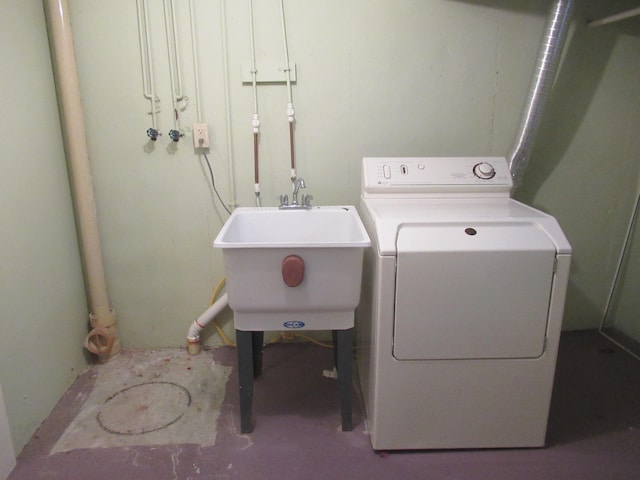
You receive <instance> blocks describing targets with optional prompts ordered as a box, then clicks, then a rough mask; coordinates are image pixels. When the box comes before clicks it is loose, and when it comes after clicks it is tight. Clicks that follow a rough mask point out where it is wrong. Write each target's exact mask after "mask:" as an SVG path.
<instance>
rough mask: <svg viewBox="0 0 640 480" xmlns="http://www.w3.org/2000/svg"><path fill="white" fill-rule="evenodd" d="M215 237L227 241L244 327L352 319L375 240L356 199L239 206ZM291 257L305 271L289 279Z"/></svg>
mask: <svg viewBox="0 0 640 480" xmlns="http://www.w3.org/2000/svg"><path fill="white" fill-rule="evenodd" d="M213 245H214V247H217V248H222V249H223V259H224V265H225V273H226V277H227V293H228V297H229V306H230V307H231V308H232V309H233V311H234V323H235V327H236V328H237V329H239V330H283V329H304V330H334V329H337V330H340V329H346V328H351V327H353V314H354V310H355V308H356V307H357V306H358V303H359V301H360V285H361V279H362V257H363V252H364V248H365V247H368V246H370V245H371V241H370V239H369V236H368V235H367V232H366V231H365V229H364V226H363V225H362V221H361V220H360V217H359V216H358V213H357V211H356V209H355V207H353V206H339V207H313V208H311V209H309V210H280V209H278V208H275V207H274V208H270V207H263V208H237V209H235V210H234V212H233V214H232V215H231V217H229V219H228V220H227V221H226V223H225V224H224V226H223V227H222V230H220V233H219V234H218V236H217V237H216V239H215V241H214V243H213ZM292 258H294V259H295V262H297V267H298V268H299V267H300V266H302V268H303V278H302V280H301V281H300V282H299V283H298V284H296V285H294V286H289V285H288V284H287V283H286V281H285V274H284V273H283V262H284V261H285V259H288V260H291V259H292ZM295 262H294V263H295Z"/></svg>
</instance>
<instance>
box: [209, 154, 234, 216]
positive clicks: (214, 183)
mask: <svg viewBox="0 0 640 480" xmlns="http://www.w3.org/2000/svg"><path fill="white" fill-rule="evenodd" d="M202 156H203V157H204V159H205V160H206V161H207V167H209V174H210V175H211V186H212V187H213V191H214V192H215V193H216V196H217V197H218V200H220V204H221V205H222V207H223V208H224V209H225V210H226V211H227V213H228V214H229V215H231V210H229V209H228V208H227V206H226V205H225V203H224V200H222V197H221V196H220V193H219V192H218V189H217V188H216V181H215V179H214V177H213V169H212V168H211V163H209V158H208V157H207V154H206V153H204V151H203V152H202Z"/></svg>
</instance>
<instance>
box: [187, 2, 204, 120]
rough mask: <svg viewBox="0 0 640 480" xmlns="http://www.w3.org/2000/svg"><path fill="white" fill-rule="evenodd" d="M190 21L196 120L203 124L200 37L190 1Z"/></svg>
mask: <svg viewBox="0 0 640 480" xmlns="http://www.w3.org/2000/svg"><path fill="white" fill-rule="evenodd" d="M189 21H190V27H191V51H192V53H193V81H194V84H195V91H196V93H195V97H196V119H197V120H198V123H201V122H202V105H201V103H200V69H199V67H198V62H199V61H200V56H199V54H198V35H197V34H196V16H195V9H194V7H193V0H189Z"/></svg>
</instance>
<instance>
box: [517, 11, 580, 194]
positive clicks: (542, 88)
mask: <svg viewBox="0 0 640 480" xmlns="http://www.w3.org/2000/svg"><path fill="white" fill-rule="evenodd" d="M573 3H574V2H573V0H556V1H555V2H554V3H553V4H552V6H551V10H550V11H549V18H548V19H547V25H546V28H545V32H544V36H543V38H542V42H541V44H540V51H539V52H538V59H537V61H536V68H535V71H534V73H533V77H532V79H531V84H530V85H529V93H528V94H527V101H526V103H525V105H524V109H523V111H522V117H521V118H520V125H519V127H518V130H517V133H516V137H515V140H514V143H513V145H512V146H511V151H510V152H509V155H508V160H509V170H510V171H511V176H512V178H513V188H514V189H516V188H518V187H519V186H520V183H521V182H522V175H523V174H524V171H525V169H526V168H527V164H528V163H529V158H530V156H531V151H532V150H533V144H534V141H535V138H536V134H537V133H538V128H539V127H540V123H541V121H542V114H543V112H544V108H545V106H546V104H547V100H548V98H549V95H550V94H551V88H552V87H553V82H554V80H555V77H556V72H557V71H558V64H559V63H560V57H561V55H562V48H563V46H564V42H565V40H566V38H567V32H568V30H569V24H570V23H571V14H572V12H573Z"/></svg>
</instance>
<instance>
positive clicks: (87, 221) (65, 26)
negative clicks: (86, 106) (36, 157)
mask: <svg viewBox="0 0 640 480" xmlns="http://www.w3.org/2000/svg"><path fill="white" fill-rule="evenodd" d="M45 12H46V14H47V29H48V32H49V43H50V48H51V54H52V60H53V62H52V63H53V67H54V68H53V69H54V76H55V83H56V88H57V92H58V102H59V105H60V115H61V123H62V127H63V136H64V143H65V147H66V152H67V158H68V161H69V169H70V177H71V183H72V190H73V194H74V195H73V206H74V209H75V212H76V222H77V227H78V235H79V237H80V247H81V255H82V260H83V262H82V263H83V267H84V273H85V284H86V288H87V293H88V297H89V302H90V306H91V313H90V320H91V325H92V326H93V327H94V330H95V329H100V331H101V334H100V335H102V336H106V337H108V338H105V339H104V340H105V341H107V342H108V344H109V349H108V350H109V351H108V352H106V351H102V352H101V353H102V354H103V358H102V360H106V359H108V356H109V355H112V354H114V353H117V352H118V351H119V350H120V341H119V340H118V337H117V331H116V323H115V312H114V311H113V310H112V309H111V307H110V304H109V297H108V295H107V282H106V279H105V274H104V265H103V262H102V251H101V245H100V234H99V231H98V219H97V215H96V204H95V198H94V194H93V185H92V179H91V169H90V164H89V150H88V147H87V139H86V133H85V124H84V115H83V112H82V102H81V97H80V85H79V82H78V73H77V68H76V60H75V55H74V48H73V37H72V32H71V22H70V19H69V13H68V12H69V6H68V4H67V0H45ZM105 357H106V358H105Z"/></svg>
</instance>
